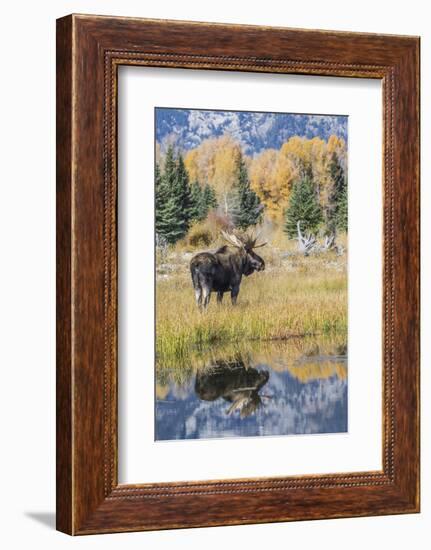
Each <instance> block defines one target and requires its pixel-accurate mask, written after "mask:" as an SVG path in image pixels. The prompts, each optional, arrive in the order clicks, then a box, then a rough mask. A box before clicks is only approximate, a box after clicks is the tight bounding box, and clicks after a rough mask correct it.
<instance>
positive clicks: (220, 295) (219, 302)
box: [217, 292, 223, 304]
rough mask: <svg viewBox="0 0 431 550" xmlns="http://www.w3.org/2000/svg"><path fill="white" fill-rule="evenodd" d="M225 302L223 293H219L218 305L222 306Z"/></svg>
mask: <svg viewBox="0 0 431 550" xmlns="http://www.w3.org/2000/svg"><path fill="white" fill-rule="evenodd" d="M222 301H223V292H217V303H218V304H221V303H222Z"/></svg>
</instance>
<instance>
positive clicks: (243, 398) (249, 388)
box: [195, 358, 269, 418]
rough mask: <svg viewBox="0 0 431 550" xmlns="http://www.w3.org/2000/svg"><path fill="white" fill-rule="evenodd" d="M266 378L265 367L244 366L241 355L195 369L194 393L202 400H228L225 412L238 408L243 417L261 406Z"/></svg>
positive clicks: (232, 411)
mask: <svg viewBox="0 0 431 550" xmlns="http://www.w3.org/2000/svg"><path fill="white" fill-rule="evenodd" d="M268 380H269V372H268V371H267V370H258V369H255V368H253V367H250V366H249V367H246V365H245V363H244V361H243V360H241V359H240V358H237V359H234V360H230V361H225V360H217V361H215V362H214V363H213V364H211V365H210V366H209V367H207V368H206V369H204V370H200V371H198V373H197V375H196V381H195V392H196V394H197V396H198V397H199V398H200V399H202V400H204V401H216V400H217V399H220V398H223V399H224V400H225V401H227V402H228V403H230V406H229V408H228V409H227V411H226V414H228V415H231V414H233V413H235V411H239V416H240V418H246V417H247V416H250V415H251V414H252V413H254V412H255V411H256V410H257V409H258V408H259V407H260V406H261V405H262V397H269V396H265V395H263V396H260V395H259V392H260V390H261V389H262V388H263V386H265V384H266V383H267V382H268Z"/></svg>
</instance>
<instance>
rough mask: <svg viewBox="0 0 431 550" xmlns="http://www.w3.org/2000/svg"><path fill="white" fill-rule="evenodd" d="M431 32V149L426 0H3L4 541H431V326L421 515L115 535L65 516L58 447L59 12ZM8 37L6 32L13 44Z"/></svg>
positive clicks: (337, 545)
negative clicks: (67, 521) (77, 526)
mask: <svg viewBox="0 0 431 550" xmlns="http://www.w3.org/2000/svg"><path fill="white" fill-rule="evenodd" d="M73 11H74V12H78V13H80V12H81V13H105V14H113V15H131V16H140V17H159V18H176V19H192V20H201V21H202V20H204V21H205V20H209V21H221V22H232V23H253V24H263V25H284V26H292V27H303V28H323V29H339V30H351V31H369V32H386V33H403V34H420V35H422V38H423V39H422V83H423V88H422V98H424V100H423V101H422V124H423V133H422V150H423V152H424V153H426V152H428V151H430V150H431V107H430V104H429V100H428V98H429V97H431V78H430V76H431V73H430V67H431V30H430V27H429V13H428V10H427V3H426V2H423V1H421V0H411V1H410V2H408V3H406V2H401V1H395V0H392V1H390V0H383V1H381V2H375V0H373V1H372V0H363V1H362V2H356V3H355V2H350V3H347V2H346V1H345V0H326V1H325V2H322V1H321V0H308V2H305V3H304V2H296V3H283V2H279V1H277V0H266V1H265V2H264V3H258V2H255V3H251V2H249V1H245V0H242V1H238V2H232V1H231V0H218V1H217V2H212V3H208V2H202V1H201V0H183V1H181V2H175V1H172V0H158V1H157V2H156V1H154V2H151V1H149V2H145V3H144V2H139V1H137V0H103V2H102V1H101V0H73V1H72V0H55V1H46V2H44V3H34V2H24V1H22V0H16V1H15V2H8V3H6V4H5V5H4V6H3V11H2V21H3V25H2V32H1V33H0V40H2V51H3V52H4V55H3V60H2V61H3V65H2V86H1V88H0V94H1V101H0V121H1V128H2V134H1V151H2V164H1V166H2V173H1V192H2V195H1V201H0V209H1V210H0V224H1V231H0V235H1V251H2V270H1V272H0V278H1V284H0V312H1V313H0V318H1V332H0V334H1V336H2V338H1V344H2V348H1V349H2V361H1V366H2V375H3V377H5V380H3V383H2V398H1V399H0V413H1V416H0V417H1V423H2V424H1V434H2V441H1V444H2V453H1V457H0V462H1V473H2V482H1V485H2V498H1V501H0V507H1V515H0V517H1V524H2V533H1V542H2V546H3V547H5V548H8V549H9V548H11V549H14V548H22V547H30V548H44V549H45V550H51V549H53V550H54V549H55V550H61V549H63V548H66V547H68V548H69V547H70V548H71V547H74V548H92V549H94V548H103V550H107V549H109V548H118V547H121V548H125V549H128V548H142V547H147V548H151V549H160V548H179V547H187V548H189V549H198V548H201V547H203V546H205V548H209V549H210V548H214V549H215V548H218V549H219V548H223V547H225V548H233V547H235V546H239V545H241V546H245V547H247V548H249V549H252V548H253V549H261V548H262V547H264V546H268V545H270V544H272V543H273V544H274V545H276V546H280V545H282V546H292V547H296V546H301V548H305V549H312V548H315V547H323V548H326V547H331V548H332V549H334V550H336V549H343V550H345V548H346V547H347V546H348V547H349V549H351V550H356V549H358V550H359V549H360V550H363V548H364V547H365V548H366V547H379V546H383V545H385V546H387V547H389V548H391V549H395V550H396V549H400V550H401V549H402V550H404V549H405V548H406V547H413V548H415V549H419V550H421V549H425V548H427V547H428V546H429V535H428V532H429V525H430V522H431V500H430V495H431V476H430V468H429V467H428V464H429V463H430V462H431V449H430V436H429V434H430V433H431V425H430V414H431V399H430V397H429V395H428V393H429V391H430V390H429V389H430V387H431V375H430V369H429V365H430V364H431V339H430V338H429V337H428V338H427V337H425V338H423V343H422V354H423V369H422V386H423V388H424V399H423V416H422V426H423V434H424V436H423V440H422V453H423V464H424V468H423V473H422V492H423V497H422V509H423V513H422V514H421V515H413V516H388V517H380V518H361V519H343V520H330V521H319V522H299V523H289V524H277V525H276V524H273V525H256V526H243V527H224V528H212V529H197V530H188V531H166V532H155V533H134V534H122V535H101V536H93V537H86V538H79V539H72V538H70V537H66V536H65V535H62V534H60V533H56V532H55V531H54V530H53V527H52V526H53V522H54V515H53V514H54V506H55V505H54V500H55V492H54V489H55V487H54V483H55V481H54V479H55V477H54V462H55V460H54V456H55V454H54V449H55V438H54V435H55V431H54V427H55V420H54V414H55V401H54V395H55V387H54V384H55V371H54V363H55V347H54V346H55V331H54V323H55V306H54V299H55V289H54V287H55V277H54V267H55V200H54V190H55V87H54V82H55V18H56V17H60V16H62V15H64V14H67V13H70V12H73ZM3 41H4V44H3ZM422 163H423V167H422V175H423V182H424V185H423V193H422V208H423V215H422V220H423V222H422V223H423V227H422V242H423V261H422V270H423V276H422V277H423V278H422V281H423V284H422V292H423V298H422V299H423V308H422V309H423V323H422V326H423V334H425V335H426V336H427V335H428V334H430V332H431V285H430V283H429V281H431V241H430V235H431V215H430V209H431V186H430V185H428V182H429V181H431V170H430V166H429V163H428V159H427V155H425V154H423V155H422Z"/></svg>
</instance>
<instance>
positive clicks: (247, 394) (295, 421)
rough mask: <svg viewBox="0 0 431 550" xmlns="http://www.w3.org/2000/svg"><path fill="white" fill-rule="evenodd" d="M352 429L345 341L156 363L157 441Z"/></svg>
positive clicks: (295, 344)
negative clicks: (349, 427)
mask: <svg viewBox="0 0 431 550" xmlns="http://www.w3.org/2000/svg"><path fill="white" fill-rule="evenodd" d="M346 431H347V347H346V346H345V345H344V344H341V345H340V344H339V343H338V344H334V343H331V342H330V343H328V342H316V341H300V342H288V343H287V344H283V345H280V344H266V345H265V346H264V348H263V349H262V347H260V349H259V347H257V348H256V347H255V348H253V349H249V348H247V349H246V351H244V348H242V349H239V350H238V349H232V348H230V349H224V348H219V349H216V350H214V351H213V352H212V353H211V354H208V353H207V354H205V353H200V354H199V353H198V354H196V353H195V354H193V355H192V354H191V356H190V358H185V360H183V362H182V364H181V365H176V366H175V368H170V367H169V366H168V365H166V364H164V363H163V361H162V360H159V362H158V364H157V365H156V414H155V436H156V440H173V439H202V438H225V437H247V436H268V435H272V436H274V435H293V434H317V433H337V432H346Z"/></svg>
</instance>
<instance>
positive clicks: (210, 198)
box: [202, 183, 218, 217]
mask: <svg viewBox="0 0 431 550" xmlns="http://www.w3.org/2000/svg"><path fill="white" fill-rule="evenodd" d="M202 202H203V205H204V207H205V208H206V213H205V217H206V216H207V214H208V212H209V211H210V210H212V209H213V208H217V206H218V204H217V198H216V194H215V191H214V189H213V188H212V187H211V185H209V184H208V183H207V184H206V185H205V187H204V189H203V191H202Z"/></svg>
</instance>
